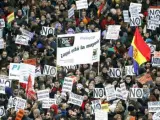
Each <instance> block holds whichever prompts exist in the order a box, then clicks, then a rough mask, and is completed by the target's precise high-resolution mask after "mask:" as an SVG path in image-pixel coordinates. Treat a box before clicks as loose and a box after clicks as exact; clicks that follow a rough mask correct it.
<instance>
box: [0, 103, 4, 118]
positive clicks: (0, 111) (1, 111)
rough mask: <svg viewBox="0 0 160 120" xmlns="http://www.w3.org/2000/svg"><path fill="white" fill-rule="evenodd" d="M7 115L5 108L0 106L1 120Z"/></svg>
mask: <svg viewBox="0 0 160 120" xmlns="http://www.w3.org/2000/svg"><path fill="white" fill-rule="evenodd" d="M4 115H5V109H4V106H0V118H1V117H2V116H4Z"/></svg>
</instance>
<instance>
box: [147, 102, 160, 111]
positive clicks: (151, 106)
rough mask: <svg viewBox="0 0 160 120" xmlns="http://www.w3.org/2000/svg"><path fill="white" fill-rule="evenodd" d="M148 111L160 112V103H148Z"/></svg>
mask: <svg viewBox="0 0 160 120" xmlns="http://www.w3.org/2000/svg"><path fill="white" fill-rule="evenodd" d="M148 111H149V112H157V111H160V101H155V102H148Z"/></svg>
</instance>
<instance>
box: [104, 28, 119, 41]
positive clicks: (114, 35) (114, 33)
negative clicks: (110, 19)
mask: <svg viewBox="0 0 160 120" xmlns="http://www.w3.org/2000/svg"><path fill="white" fill-rule="evenodd" d="M120 28H121V26H120V25H109V26H108V31H107V34H106V39H112V40H117V39H118V37H119V31H120Z"/></svg>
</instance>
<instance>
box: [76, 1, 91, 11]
mask: <svg viewBox="0 0 160 120" xmlns="http://www.w3.org/2000/svg"><path fill="white" fill-rule="evenodd" d="M76 6H77V10H80V9H87V8H88V2H87V0H79V1H76Z"/></svg>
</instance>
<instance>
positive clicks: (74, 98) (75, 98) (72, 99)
mask: <svg viewBox="0 0 160 120" xmlns="http://www.w3.org/2000/svg"><path fill="white" fill-rule="evenodd" d="M83 99H84V98H83V96H81V95H77V94H74V93H72V92H70V95H69V100H68V103H71V104H74V105H78V106H81V105H82V102H83Z"/></svg>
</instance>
